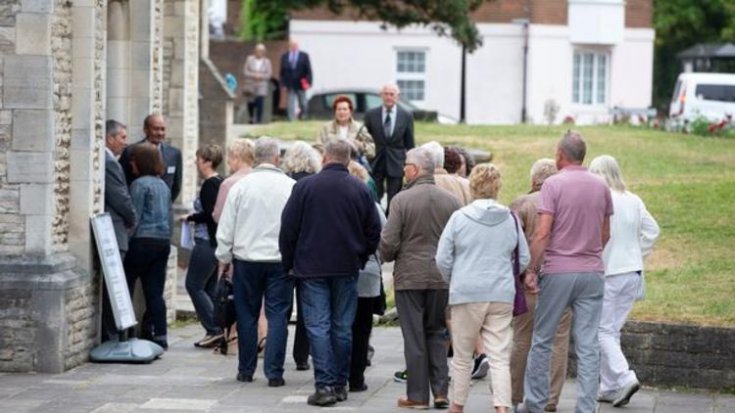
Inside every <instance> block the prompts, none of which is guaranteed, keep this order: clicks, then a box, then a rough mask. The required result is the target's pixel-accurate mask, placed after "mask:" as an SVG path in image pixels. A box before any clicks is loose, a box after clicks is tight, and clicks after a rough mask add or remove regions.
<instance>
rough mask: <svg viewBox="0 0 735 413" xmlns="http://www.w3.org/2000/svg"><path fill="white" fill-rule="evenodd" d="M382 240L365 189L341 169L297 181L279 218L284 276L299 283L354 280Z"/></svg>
mask: <svg viewBox="0 0 735 413" xmlns="http://www.w3.org/2000/svg"><path fill="white" fill-rule="evenodd" d="M379 241H380V218H379V217H378V213H377V211H376V209H375V203H374V202H373V200H372V197H371V196H370V190H369V189H368V187H367V185H365V183H363V182H362V181H360V180H359V179H357V178H355V177H353V176H351V175H350V174H349V172H348V171H347V168H346V167H344V166H343V165H340V164H334V163H332V164H327V165H326V166H324V169H322V171H321V172H319V173H318V174H316V175H312V176H308V177H306V178H303V179H301V180H299V181H298V182H297V183H296V185H295V186H294V187H293V191H292V192H291V197H290V198H289V200H288V202H287V203H286V207H285V208H284V209H283V214H282V215H281V233H280V237H279V246H280V249H281V260H282V262H283V266H284V269H285V270H286V272H288V271H290V270H293V274H294V276H295V277H298V278H312V277H335V276H348V275H354V276H357V274H358V271H359V270H360V269H361V268H363V267H364V266H365V263H366V262H367V260H368V258H369V257H370V255H372V254H373V253H375V250H376V249H377V247H378V242H379Z"/></svg>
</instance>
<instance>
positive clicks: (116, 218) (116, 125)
mask: <svg viewBox="0 0 735 413" xmlns="http://www.w3.org/2000/svg"><path fill="white" fill-rule="evenodd" d="M126 129H127V128H126V127H125V125H123V124H122V123H120V122H118V121H116V120H108V121H107V122H105V212H107V213H109V214H110V218H111V219H112V226H113V228H114V229H115V237H116V238H117V247H118V249H119V250H120V259H121V260H124V259H125V253H126V252H127V251H128V239H129V238H130V231H132V230H133V228H135V225H136V223H137V217H136V214H135V207H134V206H133V201H132V199H131V198H130V192H129V191H128V186H127V184H126V182H125V174H124V173H123V170H122V168H121V167H120V164H119V163H118V162H117V158H118V157H119V156H120V154H121V153H122V152H123V150H124V149H125V147H126V146H127V139H128V133H127V131H126ZM116 336H117V327H116V326H115V320H114V318H113V315H112V307H110V299H109V297H108V296H107V292H106V291H105V292H104V293H103V296H102V341H106V340H108V339H111V338H113V337H116Z"/></svg>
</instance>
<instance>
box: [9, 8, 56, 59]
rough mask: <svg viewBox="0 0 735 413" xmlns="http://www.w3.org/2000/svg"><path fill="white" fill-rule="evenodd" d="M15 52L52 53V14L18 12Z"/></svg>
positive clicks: (28, 53) (22, 53) (20, 53)
mask: <svg viewBox="0 0 735 413" xmlns="http://www.w3.org/2000/svg"><path fill="white" fill-rule="evenodd" d="M15 20H16V26H15V30H16V43H15V52H16V53H17V54H19V55H49V54H51V15H50V14H39V13H18V15H16V16H15Z"/></svg>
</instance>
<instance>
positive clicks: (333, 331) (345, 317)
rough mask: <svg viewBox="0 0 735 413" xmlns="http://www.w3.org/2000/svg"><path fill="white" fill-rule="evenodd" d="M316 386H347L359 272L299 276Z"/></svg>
mask: <svg viewBox="0 0 735 413" xmlns="http://www.w3.org/2000/svg"><path fill="white" fill-rule="evenodd" d="M299 285H300V287H301V306H302V308H303V309H304V324H305V325H306V332H307V334H308V336H309V347H310V349H311V359H312V361H313V362H314V379H315V380H314V381H315V384H316V387H317V388H322V387H325V386H346V385H347V381H348V380H349V378H350V357H351V354H352V322H353V321H354V319H355V312H356V311H357V276H356V275H354V276H344V277H325V278H304V279H301V280H299Z"/></svg>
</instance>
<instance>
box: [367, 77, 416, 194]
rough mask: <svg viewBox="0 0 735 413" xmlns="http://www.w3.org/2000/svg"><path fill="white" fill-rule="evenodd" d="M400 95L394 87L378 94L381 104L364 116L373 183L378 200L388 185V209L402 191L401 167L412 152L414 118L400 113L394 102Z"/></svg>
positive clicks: (401, 111) (387, 86)
mask: <svg viewBox="0 0 735 413" xmlns="http://www.w3.org/2000/svg"><path fill="white" fill-rule="evenodd" d="M400 94H401V91H400V89H398V86H396V85H394V84H387V85H385V86H383V88H382V89H381V90H380V97H381V98H382V99H383V104H382V105H381V106H380V107H377V108H373V109H370V110H368V111H367V112H366V113H365V119H364V123H365V127H366V128H367V130H368V132H370V135H371V136H372V137H373V140H374V141H375V157H374V158H373V159H372V162H371V167H372V169H373V179H375V183H376V184H377V185H378V199H382V198H383V192H384V191H385V189H384V185H386V184H387V191H386V192H387V193H388V205H389V206H390V200H391V199H392V198H393V197H394V196H395V195H396V194H397V193H398V192H399V191H400V190H401V187H403V167H404V162H406V152H407V151H408V150H409V149H413V147H414V146H415V145H414V138H413V115H412V114H411V113H409V112H407V111H405V110H403V109H401V108H400V107H399V106H398V104H397V102H398V97H399V96H400Z"/></svg>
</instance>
